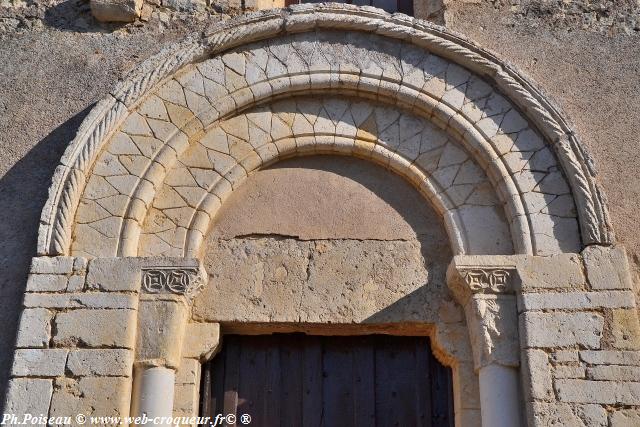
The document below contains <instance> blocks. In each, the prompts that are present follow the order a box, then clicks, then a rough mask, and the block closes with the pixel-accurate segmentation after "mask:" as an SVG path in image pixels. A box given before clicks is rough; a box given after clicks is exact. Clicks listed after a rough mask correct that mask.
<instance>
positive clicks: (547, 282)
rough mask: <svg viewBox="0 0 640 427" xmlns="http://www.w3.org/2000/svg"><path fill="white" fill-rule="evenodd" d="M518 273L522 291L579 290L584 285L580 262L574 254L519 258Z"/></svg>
mask: <svg viewBox="0 0 640 427" xmlns="http://www.w3.org/2000/svg"><path fill="white" fill-rule="evenodd" d="M518 273H519V275H520V278H521V280H522V288H523V290H527V289H535V288H549V289H553V288H579V287H581V286H582V285H583V284H584V283H585V278H584V275H583V273H582V261H581V260H580V257H579V256H578V255H575V254H557V255H552V256H548V257H529V256H524V257H521V261H520V263H519V265H518Z"/></svg>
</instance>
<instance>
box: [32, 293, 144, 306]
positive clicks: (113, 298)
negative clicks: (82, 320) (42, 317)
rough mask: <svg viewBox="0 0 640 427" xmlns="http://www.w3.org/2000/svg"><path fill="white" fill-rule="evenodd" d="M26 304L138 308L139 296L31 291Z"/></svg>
mask: <svg viewBox="0 0 640 427" xmlns="http://www.w3.org/2000/svg"><path fill="white" fill-rule="evenodd" d="M24 305H25V307H43V308H113V309H136V308H137V307H138V298H137V297H136V296H135V295H132V294H119V293H111V292H109V293H107V292H78V293H71V292H69V293H59V294H52V293H46V294H44V293H29V294H26V295H25V298H24Z"/></svg>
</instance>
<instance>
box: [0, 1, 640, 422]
mask: <svg viewBox="0 0 640 427" xmlns="http://www.w3.org/2000/svg"><path fill="white" fill-rule="evenodd" d="M36 5H37V11H35V12H34V9H33V8H30V7H20V8H15V7H13V6H11V10H10V12H9V14H3V16H4V18H1V20H2V24H3V29H2V31H0V38H2V43H3V49H1V50H0V64H3V65H1V66H0V67H2V70H1V71H2V72H0V141H1V142H2V147H3V149H5V148H6V149H5V150H3V154H2V156H1V158H0V161H1V162H2V165H1V166H0V171H1V172H0V173H1V174H2V178H1V179H0V189H1V191H0V202H1V204H2V205H3V207H5V210H4V211H3V212H4V217H3V221H1V222H0V236H1V237H2V240H3V242H4V244H3V248H2V252H1V254H0V266H1V268H2V271H3V272H4V273H5V274H4V275H3V277H2V279H0V280H1V282H0V283H1V286H2V296H3V298H2V300H3V303H2V304H3V306H2V310H1V311H2V316H3V324H4V325H5V327H4V328H3V329H2V331H1V332H0V333H1V334H2V341H3V342H11V341H14V340H15V331H16V325H17V318H18V314H19V309H20V307H21V306H20V303H19V301H20V300H21V299H22V298H23V295H24V294H23V292H24V286H25V285H24V283H26V280H27V274H28V271H29V263H30V259H31V256H33V255H34V254H35V245H36V237H35V230H36V228H37V225H38V218H39V213H40V211H41V208H42V205H43V204H44V200H45V198H46V190H45V189H46V188H47V187H48V184H49V179H50V176H51V174H52V171H53V168H54V166H55V164H56V163H57V161H58V159H59V158H60V156H61V154H62V150H63V149H64V147H65V144H66V143H67V142H68V141H70V140H71V139H72V137H73V134H74V133H75V131H76V130H77V127H78V125H79V122H80V120H81V119H82V118H83V117H84V115H86V113H87V111H88V108H89V107H90V106H91V105H92V103H93V102H95V101H96V100H97V99H100V98H101V97H102V96H104V95H105V94H106V93H107V92H108V90H109V89H110V88H111V86H112V85H113V82H114V81H115V79H116V78H117V77H118V76H120V75H122V74H123V73H124V72H125V71H126V70H128V69H130V68H131V67H132V66H133V65H134V64H135V63H137V62H139V61H141V60H142V59H144V58H146V57H148V56H150V55H151V54H153V53H154V52H155V51H156V50H157V49H159V47H158V45H163V44H167V43H169V42H170V41H174V40H179V39H181V38H182V37H183V36H184V34H186V33H188V32H190V31H191V30H194V29H199V28H201V27H204V26H205V25H207V24H206V23H202V24H200V23H198V22H195V21H197V19H195V20H194V19H191V16H190V15H187V16H186V19H185V18H183V17H181V16H180V15H178V14H173V13H172V12H167V11H164V10H156V11H155V12H154V14H153V15H152V17H151V20H150V21H149V22H150V23H149V24H148V25H142V24H141V23H137V24H130V25H125V26H122V27H115V26H109V25H101V24H97V23H96V22H95V21H93V20H92V18H91V17H90V15H88V10H87V9H86V7H84V6H82V5H78V4H73V3H65V4H64V5H62V6H61V5H59V4H52V5H43V4H38V3H36ZM3 7H5V9H3V12H5V11H6V10H7V9H6V5H4V4H3ZM449 10H450V11H451V12H452V13H453V14H452V15H450V19H449V21H448V22H447V25H449V27H450V28H453V29H455V30H458V31H460V32H463V33H464V34H466V35H467V36H469V37H471V38H472V39H474V40H476V41H478V42H479V43H480V44H482V45H484V46H487V47H490V48H492V49H494V50H496V51H497V52H498V53H499V54H500V56H502V57H504V58H507V59H508V60H510V61H512V62H514V63H515V64H516V65H517V66H518V67H520V68H522V69H524V70H525V71H526V72H527V73H528V74H529V75H531V76H532V77H534V79H535V80H536V81H537V82H538V83H539V84H541V86H543V87H544V88H545V90H546V91H547V92H548V93H550V95H551V97H552V98H554V99H555V100H556V101H558V102H559V104H560V105H561V106H562V108H563V109H564V110H565V111H568V112H569V115H570V117H571V118H572V120H573V121H574V123H575V124H576V129H577V132H578V134H579V135H580V136H581V137H582V138H583V140H584V141H585V142H586V144H587V145H588V146H589V148H590V150H591V152H592V153H593V155H594V157H595V160H596V163H597V164H598V166H599V168H600V171H601V174H600V179H601V182H602V183H603V185H604V186H605V190H606V193H607V194H608V195H609V196H610V197H609V199H610V207H611V213H612V217H613V221H614V225H615V229H616V231H617V236H618V238H619V240H620V241H621V242H622V243H624V244H625V245H627V247H628V248H629V249H630V256H631V259H632V260H635V262H636V264H637V254H638V250H639V249H638V248H639V247H640V245H639V243H638V242H640V240H639V239H638V237H637V233H636V232H635V231H636V221H635V217H636V206H637V204H638V203H637V202H638V192H637V189H638V188H640V185H639V182H638V180H637V174H635V169H636V165H637V164H638V161H640V159H639V158H638V157H637V156H638V153H637V152H636V151H637V150H635V146H633V144H632V142H630V141H635V137H636V135H637V134H638V131H640V129H639V128H638V126H639V125H638V121H637V120H635V119H634V118H635V117H638V113H639V110H638V108H639V107H638V105H637V103H636V102H634V100H635V99H637V98H638V94H639V93H640V88H639V87H638V83H637V78H636V77H637V73H638V68H637V67H638V65H637V61H636V60H635V58H637V57H638V55H639V50H638V49H640V47H639V46H640V44H638V43H637V36H635V35H633V34H630V35H625V34H624V31H605V33H611V34H607V35H600V34H592V33H591V29H592V28H593V27H592V26H589V27H588V28H586V30H582V29H577V30H576V31H573V30H574V29H576V28H575V26H572V25H569V24H566V23H565V21H562V20H561V21H558V22H559V23H560V24H559V25H558V26H557V27H556V28H552V27H551V26H550V25H548V22H549V21H546V20H545V19H543V18H542V17H540V16H538V14H535V13H527V14H520V16H518V17H517V19H516V15H514V13H513V12H511V11H510V10H509V8H497V9H495V8H493V7H492V6H491V7H487V5H485V4H478V5H473V4H466V3H464V4H461V5H460V6H459V7H456V8H455V9H454V8H453V7H452V8H450V9H449ZM163 14H164V15H163ZM7 16H9V18H6V17H7ZM633 17H634V15H633V13H628V14H627V15H625V16H623V18H624V19H622V20H623V21H625V22H627V21H629V20H630V19H633ZM221 18H224V16H221ZM208 19H211V20H215V19H217V16H213V17H211V18H208ZM569 29H571V30H572V31H571V32H569V31H568V30H569ZM620 176H624V177H625V180H624V185H622V184H621V180H620ZM25 194H29V197H25V196H24V195H25ZM62 275H63V276H65V277H66V276H67V275H69V279H64V278H61V277H59V276H60V274H54V276H55V277H51V278H47V279H46V280H44V281H43V282H41V283H40V285H43V283H45V284H44V285H43V286H45V287H53V288H56V289H62V288H64V289H67V288H66V287H68V286H70V284H71V283H72V282H75V283H76V284H75V285H71V288H70V289H74V287H75V286H77V285H78V282H79V281H80V279H73V280H72V278H73V277H75V276H78V277H81V276H82V274H72V273H71V272H69V273H64V274H62ZM31 280H32V281H33V279H31ZM40 280H41V281H42V279H40ZM580 280H584V279H580ZM37 282H38V280H36V281H35V286H38V284H37ZM63 282H64V283H63ZM616 292H617V291H616ZM38 293H39V292H36V293H35V294H34V295H37V294H38ZM42 293H44V294H46V295H47V296H46V298H50V295H49V292H42ZM84 293H86V292H82V294H84ZM89 293H90V294H92V295H91V296H83V297H82V298H88V299H91V298H96V297H95V296H93V292H89ZM586 297H591V295H587V296H586ZM586 297H585V296H580V297H579V298H586ZM30 298H35V299H36V300H37V299H38V298H44V297H42V296H37V297H30ZM65 298H66V297H65ZM76 298H79V297H77V296H76ZM63 300H64V301H66V300H65V299H64V298H63ZM87 301H88V300H84V302H83V303H82V304H90V303H89V302H87ZM25 303H28V302H27V300H26V301H25ZM93 303H94V304H97V303H96V302H93ZM56 304H63V303H62V302H56ZM64 304H67V303H66V302H64ZM69 304H78V305H80V303H79V302H76V301H75V300H74V301H73V302H69ZM626 304H627V305H628V301H627V303H626ZM87 307H91V306H87ZM31 309H33V310H36V311H29V313H31V314H30V315H28V316H30V317H25V319H34V320H33V322H34V323H35V324H36V325H38V324H41V325H44V326H41V327H38V326H33V327H34V328H36V329H37V330H38V331H39V332H38V333H34V336H40V337H41V338H42V342H41V344H36V345H34V343H33V342H28V343H27V344H28V345H27V344H24V347H25V348H31V347H32V346H33V348H34V349H36V350H38V351H39V350H40V349H41V348H44V346H45V342H49V343H51V338H50V336H49V335H47V334H48V332H47V327H46V325H47V324H49V325H50V324H51V323H50V322H51V320H47V319H51V318H54V315H55V313H58V311H56V310H59V314H64V313H66V311H67V310H87V309H88V308H86V307H84V306H79V307H77V308H73V309H72V308H64V307H61V308H56V307H55V304H54V306H52V307H51V308H50V309H42V310H40V309H39V307H29V310H31ZM92 309H98V310H99V309H100V308H97V307H93V308H92ZM550 310H551V311H559V312H563V310H566V309H550ZM542 311H543V313H546V312H547V311H549V310H546V309H544V310H542ZM587 311H594V312H595V314H594V316H596V317H595V319H599V318H600V317H601V318H602V323H603V326H602V336H604V337H608V338H606V340H604V341H605V344H606V345H607V346H609V347H606V346H605V347H603V348H605V350H600V349H598V350H587V348H586V347H585V348H583V347H582V346H583V344H582V343H579V344H576V349H572V350H568V353H566V355H567V356H566V357H567V358H568V359H571V360H575V352H576V351H577V352H578V360H579V361H580V360H583V361H584V362H562V360H564V359H563V357H564V356H562V355H564V354H565V353H564V350H567V349H563V348H561V349H560V350H562V351H559V352H558V357H559V360H557V361H556V359H554V358H553V357H552V356H550V355H552V354H553V353H554V351H553V350H549V348H547V347H544V349H543V351H544V353H545V354H546V355H547V356H546V357H547V358H548V360H550V361H551V362H552V364H554V363H556V364H558V365H561V364H567V365H571V366H578V368H577V371H578V372H580V370H581V369H583V367H581V366H580V364H581V363H585V365H584V370H585V376H586V375H588V374H587V372H592V373H593V372H595V371H597V370H598V369H592V368H597V366H596V365H597V363H595V361H597V360H600V361H607V360H608V361H609V362H608V363H610V364H614V365H618V364H619V365H620V367H619V368H618V367H613V368H611V369H608V368H607V369H608V370H609V371H610V372H613V371H614V370H618V372H626V373H629V372H632V371H631V370H630V369H633V368H632V367H631V368H629V367H625V366H626V365H628V366H634V365H637V361H635V360H636V357H635V356H634V355H633V354H634V353H624V352H618V351H616V352H614V353H606V352H607V351H613V350H606V348H609V349H611V348H614V347H612V346H613V343H614V342H615V339H614V338H613V337H615V334H614V333H613V330H614V328H613V325H614V323H619V322H622V323H620V324H623V323H624V322H631V323H634V322H636V320H634V316H635V315H634V314H632V313H631V311H629V307H626V308H625V307H624V304H623V306H621V307H620V308H615V309H613V308H611V307H609V308H608V309H606V310H605V309H600V308H598V309H595V310H587ZM597 316H600V317H597ZM629 318H630V319H631V320H629ZM587 320H588V319H587ZM27 321H28V322H29V323H31V320H25V322H27ZM596 326H597V328H596V330H597V329H598V328H599V323H598V322H596ZM25 327H26V326H25ZM30 327H31V326H30ZM34 330H35V329H34ZM38 334H39V335H38ZM618 334H619V332H618ZM623 338H624V337H623ZM18 340H19V341H20V340H22V338H18ZM624 341H629V338H627V339H626V340H623V341H622V342H624ZM601 343H602V340H601ZM19 345H20V346H23V344H19ZM63 350H64V347H63ZM87 350H88V351H91V350H92V349H87ZM536 350H537V348H536ZM38 351H36V352H35V354H36V355H37V353H38ZM64 351H66V350H64ZM64 351H63V353H61V354H64ZM123 351H124V352H125V353H126V349H123ZM593 351H602V353H599V354H600V355H601V357H603V358H601V359H589V357H590V356H589V355H590V354H591V353H588V352H593ZM581 352H582V353H584V354H583V355H581V354H582V353H581ZM561 353H562V354H561ZM69 354H70V353H69ZM536 354H538V355H540V354H541V353H536ZM570 354H574V356H571V355H570ZM3 357H4V358H5V361H4V362H3V364H2V366H4V372H5V373H8V372H9V370H10V369H11V366H12V363H11V360H10V359H11V358H12V354H10V353H9V352H5V353H4V354H3ZM34 357H35V356H34ZM38 357H39V356H38ZM45 357H46V358H49V356H48V355H47V356H45ZM66 357H67V356H65V361H64V363H63V362H62V357H60V358H59V359H56V360H57V362H55V361H53V359H54V356H53V355H51V360H52V363H53V364H54V365H55V366H56V367H55V368H54V370H53V371H51V372H49V373H48V375H45V376H44V377H43V378H37V379H33V380H26V379H23V378H22V377H20V376H19V375H17V376H16V377H15V378H14V379H13V380H12V383H13V384H14V386H13V388H12V390H16V391H12V393H19V392H20V390H22V391H24V390H31V391H34V390H38V391H40V390H42V391H43V392H44V393H48V392H49V391H48V390H49V389H53V386H54V384H55V381H54V377H55V376H56V375H54V374H53V373H52V372H60V370H61V369H66V368H64V366H66V364H67V360H66ZM580 357H583V359H580ZM607 357H610V358H609V359H607ZM584 358H586V359H584ZM540 359H542V360H543V361H544V358H543V357H541V358H540ZM47 360H48V359H47ZM589 360H591V361H592V362H589V363H590V364H592V365H593V366H587V365H586V363H587V362H588V361H589ZM20 363H22V362H20ZM56 363H57V364H56ZM61 364H62V366H63V367H62V368H61V367H60V365H61ZM19 367H20V366H19V365H18V367H17V368H19ZM553 369H554V371H553V372H555V368H553ZM571 369H573V368H571ZM589 369H591V371H589ZM607 369H604V368H602V369H601V370H607ZM620 369H622V371H620ZM550 370H551V368H550ZM561 370H562V369H561ZM16 372H19V371H16ZM91 375H93V376H97V374H93V373H92V374H91ZM5 377H6V375H5ZM116 377H117V378H126V375H123V376H121V377H118V376H117V375H116ZM558 378H559V377H558ZM586 378H587V379H590V378H592V377H589V376H587V377H586ZM599 378H604V377H602V376H600V377H599ZM609 379H611V380H613V379H614V376H613V374H612V376H611V377H609ZM592 380H593V381H596V380H595V377H593V379H592ZM72 381H76V379H74V378H73V377H72ZM78 381H79V380H78ZM189 381H192V380H189ZM552 381H553V380H552ZM562 384H565V383H562ZM567 384H571V383H567ZM27 385H28V387H27ZM603 386H606V382H605V383H603ZM603 390H604V389H603ZM629 390H632V388H630V389H629ZM604 391H606V390H604ZM554 392H555V390H554ZM18 395H19V396H24V394H18ZM563 396H564V397H562V396H561V397H562V398H563V399H566V400H567V401H568V400H570V399H572V398H571V397H567V396H568V395H563ZM540 400H541V401H544V400H545V399H544V398H542V399H540ZM593 400H597V397H596V398H595V399H593ZM574 403H575V402H573V403H569V402H567V405H559V406H558V407H559V408H560V409H559V411H565V410H566V409H567V408H570V407H573V410H574V411H575V413H578V417H580V416H581V415H580V414H581V413H582V414H583V415H582V416H583V417H584V416H586V415H584V414H586V413H587V412H588V411H591V410H593V411H594V412H593V413H594V414H596V415H593V416H594V417H598V416H599V417H600V418H596V419H600V420H602V419H603V418H602V407H603V405H604V407H606V409H607V410H612V409H613V410H615V412H614V413H613V414H611V416H610V417H611V420H612V422H614V421H615V422H620V423H622V422H623V421H625V420H626V421H627V422H628V424H634V422H635V421H630V420H633V417H634V416H636V417H637V412H634V410H633V409H630V407H628V406H627V405H609V404H608V403H606V402H596V404H597V405H598V406H589V405H586V406H579V405H582V403H580V404H579V405H578V404H577V403H576V404H575V405H574ZM541 405H543V406H544V404H541ZM585 411H587V412H585ZM563 414H564V415H562V414H561V415H562V416H566V417H575V415H572V414H574V412H571V414H569V412H564V413H563ZM589 414H591V412H589ZM598 414H599V415H598ZM559 416H560V415H559ZM589 416H592V415H589ZM595 425H597V424H595ZM621 425H623V424H621Z"/></svg>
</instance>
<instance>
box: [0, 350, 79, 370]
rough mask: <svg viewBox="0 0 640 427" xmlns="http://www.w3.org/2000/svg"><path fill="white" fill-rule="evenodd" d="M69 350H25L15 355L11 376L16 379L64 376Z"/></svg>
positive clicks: (18, 351) (17, 351)
mask: <svg viewBox="0 0 640 427" xmlns="http://www.w3.org/2000/svg"><path fill="white" fill-rule="evenodd" d="M67 353H69V350H67V349H58V348H45V349H40V348H25V349H18V350H16V352H15V353H14V359H13V367H12V368H11V375H12V376H14V377H57V376H60V375H64V366H65V363H66V361H67Z"/></svg>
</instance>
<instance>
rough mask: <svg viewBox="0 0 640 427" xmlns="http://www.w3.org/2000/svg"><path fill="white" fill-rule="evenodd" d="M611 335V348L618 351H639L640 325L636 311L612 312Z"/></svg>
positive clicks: (620, 310) (619, 310)
mask: <svg viewBox="0 0 640 427" xmlns="http://www.w3.org/2000/svg"><path fill="white" fill-rule="evenodd" d="M611 333H612V335H613V342H612V343H611V344H612V345H613V347H615V348H617V349H620V350H640V323H638V310H636V309H635V308H633V309H618V310H612V322H611Z"/></svg>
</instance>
